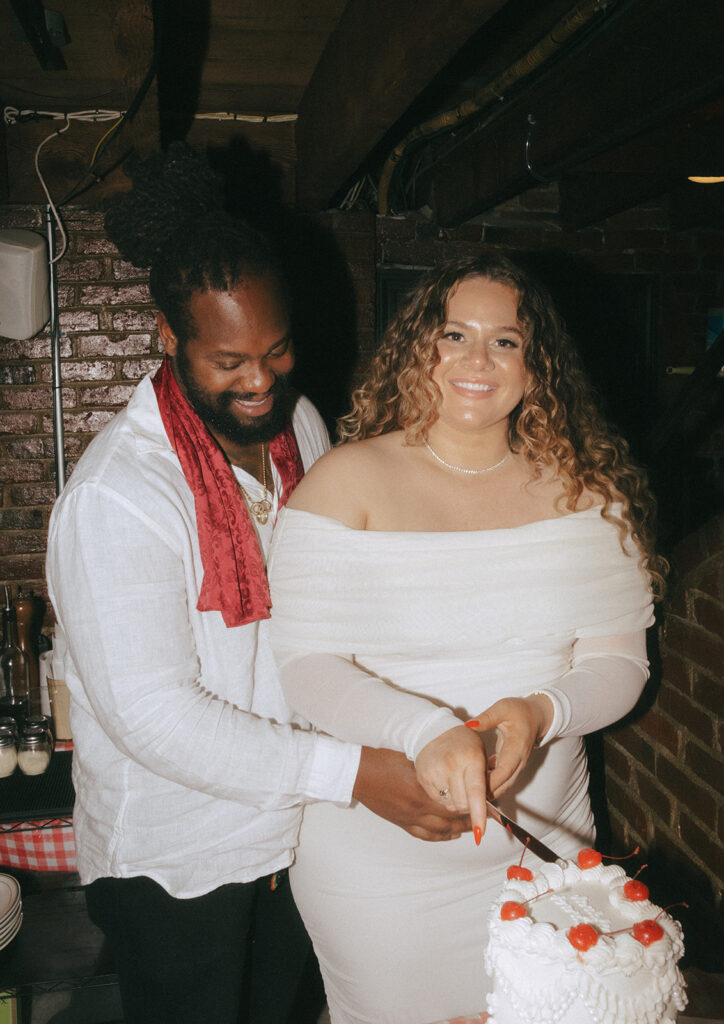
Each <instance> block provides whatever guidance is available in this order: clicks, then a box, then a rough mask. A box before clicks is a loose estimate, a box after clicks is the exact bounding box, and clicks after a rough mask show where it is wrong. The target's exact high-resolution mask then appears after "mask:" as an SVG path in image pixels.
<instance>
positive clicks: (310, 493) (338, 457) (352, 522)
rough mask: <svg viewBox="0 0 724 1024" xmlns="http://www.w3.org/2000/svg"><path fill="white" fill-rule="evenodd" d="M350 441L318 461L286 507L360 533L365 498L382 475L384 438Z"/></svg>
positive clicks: (362, 525) (362, 523)
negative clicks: (329, 519)
mask: <svg viewBox="0 0 724 1024" xmlns="http://www.w3.org/2000/svg"><path fill="white" fill-rule="evenodd" d="M389 436H390V435H385V436H384V437H374V438H369V439H367V440H365V441H350V442H349V443H347V444H344V445H340V447H339V448H332V450H331V451H329V452H327V453H326V454H325V455H323V456H322V458H321V459H318V460H317V462H315V463H314V465H313V466H312V467H311V468H310V469H309V470H308V472H307V473H306V474H305V475H304V477H303V478H302V480H301V481H300V482H299V484H298V485H297V488H296V490H295V491H294V494H293V495H292V497H291V498H290V499H289V507H290V508H295V509H301V510H302V511H304V512H314V513H316V514H317V515H323V516H329V517H330V518H332V519H337V520H339V521H340V522H342V523H344V524H345V525H346V526H350V527H352V528H353V529H359V530H363V529H364V528H365V524H366V521H367V509H368V507H369V502H368V496H369V494H370V491H374V489H375V481H376V480H377V478H378V476H379V474H380V472H381V471H382V468H383V464H384V461H385V457H384V452H385V450H386V449H388V448H389V447H390V443H389V441H388V440H387V438H388V437H389Z"/></svg>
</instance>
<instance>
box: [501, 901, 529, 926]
mask: <svg viewBox="0 0 724 1024" xmlns="http://www.w3.org/2000/svg"><path fill="white" fill-rule="evenodd" d="M526 913H527V911H526V909H525V907H524V906H523V904H522V903H518V901H517V900H506V902H505V903H504V904H503V906H502V907H501V908H500V920H501V921H515V920H516V919H517V918H519V917H525V915H526Z"/></svg>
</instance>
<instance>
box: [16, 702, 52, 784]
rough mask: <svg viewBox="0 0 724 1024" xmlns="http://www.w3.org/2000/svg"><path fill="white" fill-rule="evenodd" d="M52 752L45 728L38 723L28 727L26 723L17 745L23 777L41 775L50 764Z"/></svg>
mask: <svg viewBox="0 0 724 1024" xmlns="http://www.w3.org/2000/svg"><path fill="white" fill-rule="evenodd" d="M41 717H42V716H41ZM52 752H53V746H52V742H51V739H50V737H49V735H48V732H47V730H46V728H45V727H44V726H43V725H42V724H40V723H36V724H35V725H32V724H31V725H28V723H27V722H26V723H25V725H24V727H23V731H22V732H21V734H20V742H19V744H18V768H19V769H20V771H21V772H22V773H23V774H24V775H42V774H43V772H44V771H46V770H47V768H48V765H49V764H50V755H51V754H52Z"/></svg>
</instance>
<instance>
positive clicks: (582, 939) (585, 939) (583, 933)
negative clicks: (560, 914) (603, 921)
mask: <svg viewBox="0 0 724 1024" xmlns="http://www.w3.org/2000/svg"><path fill="white" fill-rule="evenodd" d="M568 941H569V942H570V944H571V945H572V946H574V947H575V948H576V949H580V950H581V952H584V953H585V951H586V950H587V949H590V948H591V946H595V945H596V943H597V942H598V932H597V931H596V929H595V928H594V927H593V925H592V924H576V925H574V926H573V927H572V928H569V929H568Z"/></svg>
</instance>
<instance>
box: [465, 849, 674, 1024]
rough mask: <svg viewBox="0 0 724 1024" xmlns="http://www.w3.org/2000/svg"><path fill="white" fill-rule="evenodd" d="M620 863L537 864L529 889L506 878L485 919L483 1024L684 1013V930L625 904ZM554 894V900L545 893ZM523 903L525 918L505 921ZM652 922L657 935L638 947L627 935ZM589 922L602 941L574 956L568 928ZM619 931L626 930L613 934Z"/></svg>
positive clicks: (668, 1017) (638, 1020)
mask: <svg viewBox="0 0 724 1024" xmlns="http://www.w3.org/2000/svg"><path fill="white" fill-rule="evenodd" d="M626 880H627V876H626V873H625V872H624V870H623V869H622V868H621V867H619V866H618V865H603V864H599V865H598V866H597V867H593V868H587V869H585V870H584V869H581V868H579V867H578V865H577V864H575V863H573V862H572V861H563V860H559V861H557V862H556V863H555V864H543V865H541V866H540V867H539V868H538V869H537V870H536V871H535V873H534V876H533V880H532V881H530V882H525V881H518V880H515V879H514V880H507V881H506V882H505V885H504V886H503V891H502V893H501V895H500V897H499V898H498V899H497V900H496V901H495V903H494V904H493V906H492V908H491V911H490V920H489V935H490V940H489V943H488V948H487V950H486V953H485V966H486V968H487V970H488V973H489V974H490V975H491V977H492V979H493V992H492V994H491V995H490V996H488V1010H489V1012H490V1020H489V1024H664V1022H666V1021H675V1020H676V1018H677V1013H678V1012H679V1011H680V1010H683V1009H684V1007H685V1006H686V996H685V994H684V979H683V977H682V975H681V972H680V971H679V969H678V967H677V961H678V960H679V958H680V957H681V955H682V953H683V952H684V943H683V936H682V931H681V926H680V925H679V923H678V922H677V921H675V920H674V919H673V918H671V917H670V916H669V915H668V914H666V913H662V914H661V915H660V916H659V917H657V914H659V908H658V907H657V906H655V904H653V903H651V902H650V901H649V900H641V901H635V900H629V899H627V898H626V896H625V895H624V891H623V887H624V884H625V882H626ZM548 889H551V890H552V892H550V893H549V892H547V890H548ZM536 896H537V897H539V898H538V899H534V900H533V902H531V903H527V904H526V907H525V910H526V915H525V917H521V918H517V919H515V920H512V921H503V920H502V919H501V917H500V910H501V907H502V905H503V904H504V903H506V902H507V901H509V900H513V901H517V902H519V903H524V902H525V901H526V900H531V899H532V898H533V897H536ZM653 918H656V919H657V924H659V925H660V926H661V928H662V929H663V931H664V934H663V936H662V938H661V939H659V940H658V941H656V942H652V943H651V944H650V945H649V946H644V945H643V944H642V943H641V942H639V941H638V940H637V939H635V938H634V937H633V935H632V934H631V932H630V930H626V929H630V928H631V926H632V925H633V924H634V923H635V922H636V921H645V920H651V919H653ZM584 923H585V924H590V925H593V926H594V928H595V929H596V930H597V931H598V932H599V933H603V932H618V934H615V935H604V934H599V937H598V941H597V942H596V943H595V945H593V946H591V948H590V949H587V950H585V951H580V950H578V949H576V948H575V947H574V946H573V945H572V944H571V942H570V941H569V939H568V930H569V928H571V927H572V926H575V925H577V924H584ZM619 929H625V930H624V931H620V932H619V931H618V930H619Z"/></svg>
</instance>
